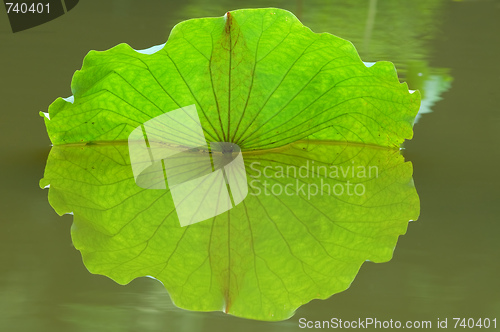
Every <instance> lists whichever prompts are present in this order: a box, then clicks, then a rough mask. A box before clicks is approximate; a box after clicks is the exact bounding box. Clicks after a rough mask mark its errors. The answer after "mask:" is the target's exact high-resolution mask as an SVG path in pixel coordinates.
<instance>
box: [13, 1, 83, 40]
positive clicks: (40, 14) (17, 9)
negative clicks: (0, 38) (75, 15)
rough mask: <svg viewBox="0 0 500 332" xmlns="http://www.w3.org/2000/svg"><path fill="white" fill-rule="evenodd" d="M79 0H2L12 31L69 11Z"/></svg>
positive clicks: (24, 28)
mask: <svg viewBox="0 0 500 332" xmlns="http://www.w3.org/2000/svg"><path fill="white" fill-rule="evenodd" d="M78 1H79V0H39V1H29V0H28V1H26V0H23V1H19V0H4V4H5V9H6V11H7V16H8V17H9V21H10V26H11V28H12V32H19V31H23V30H26V29H29V28H33V27H36V26H37V25H40V24H43V23H47V22H49V21H52V20H53V19H55V18H57V17H59V16H61V15H64V14H65V13H67V12H69V11H70V10H71V9H73V7H75V6H76V5H77V4H78Z"/></svg>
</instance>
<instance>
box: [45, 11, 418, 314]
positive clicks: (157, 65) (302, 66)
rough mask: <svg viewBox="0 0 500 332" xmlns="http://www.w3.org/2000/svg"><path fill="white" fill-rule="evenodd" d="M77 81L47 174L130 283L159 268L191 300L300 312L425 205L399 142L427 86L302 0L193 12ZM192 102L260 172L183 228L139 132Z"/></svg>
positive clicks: (55, 130)
mask: <svg viewBox="0 0 500 332" xmlns="http://www.w3.org/2000/svg"><path fill="white" fill-rule="evenodd" d="M72 91H73V94H74V96H73V97H72V98H70V99H62V98H59V99H57V100H56V101H55V102H54V103H53V104H52V105H51V106H50V108H49V114H48V115H46V119H45V124H46V127H47V132H48V134H49V137H50V139H51V141H52V143H53V144H54V145H55V146H54V147H53V148H52V151H51V153H50V155H49V158H48V161H47V167H46V169H45V174H44V178H43V179H42V180H41V182H40V185H41V186H42V187H46V186H47V185H50V189H49V201H50V203H51V205H52V206H53V207H54V209H55V210H56V211H57V212H58V213H60V214H63V213H68V212H73V213H74V223H73V227H72V238H73V243H74V245H75V247H76V248H77V249H78V250H80V251H81V253H82V256H83V259H84V263H85V265H86V266H87V268H88V269H89V271H91V272H92V273H98V274H103V275H106V276H108V277H110V278H112V279H113V280H115V281H117V282H118V283H121V284H126V283H128V282H130V281H131V280H133V279H134V278H137V277H140V276H146V275H149V276H153V277H155V278H157V279H158V280H160V281H161V282H162V283H163V284H164V285H165V287H166V288H167V289H168V291H169V293H170V295H171V298H172V300H173V301H174V302H175V303H176V304H177V305H178V306H180V307H183V308H187V309H191V310H201V311H212V310H224V311H225V312H227V313H230V314H233V315H236V316H241V317H247V318H254V319H262V320H282V319H286V318H288V317H290V316H291V315H292V314H293V312H294V311H295V310H296V309H297V308H298V307H299V306H300V305H302V304H304V303H307V302H308V301H310V300H312V299H314V298H323V299H324V298H327V297H329V296H331V295H332V294H334V293H337V292H340V291H342V290H345V289H346V288H347V287H349V285H350V283H351V282H352V280H353V279H354V278H355V276H356V274H357V272H358V270H359V268H360V266H361V264H362V263H363V262H364V261H366V260H370V261H374V262H384V261H388V260H389V259H390V258H391V256H392V252H393V250H394V247H395V245H396V242H397V238H398V236H399V235H401V234H403V233H404V232H405V231H406V228H407V223H408V220H411V219H416V218H417V217H418V214H419V202H418V196H417V193H416V191H415V188H414V186H413V181H412V178H411V174H412V167H411V164H410V163H405V162H404V160H403V158H402V156H401V155H400V153H399V150H398V148H399V146H400V144H401V143H402V142H403V141H404V140H405V139H409V138H411V137H412V124H413V121H414V117H415V115H416V113H417V111H418V107H419V103H420V95H419V93H418V92H415V93H410V92H409V91H408V88H407V86H406V84H401V83H399V81H398V79H397V75H396V72H395V69H394V66H393V65H392V64H391V63H388V62H378V63H376V64H374V65H372V66H370V67H367V66H365V65H364V64H363V63H362V61H361V60H360V59H359V56H358V54H357V52H356V50H355V49H354V47H353V46H352V44H351V43H350V42H348V41H346V40H343V39H341V38H338V37H335V36H333V35H330V34H327V33H323V34H316V33H313V32H312V31H310V30H309V29H308V28H306V27H304V26H303V25H302V24H301V23H300V22H299V21H298V20H297V18H296V17H295V16H293V15H292V14H291V13H289V12H287V11H284V10H279V9H248V10H247V9H245V10H238V11H234V12H228V13H227V14H226V15H225V16H224V17H220V18H204V19H194V20H189V21H186V22H182V23H180V24H178V25H177V26H176V27H175V28H174V29H173V30H172V33H171V35H170V37H169V39H168V41H167V43H166V44H165V45H162V46H159V47H156V48H154V49H153V50H152V51H151V50H150V51H148V52H144V51H135V50H133V49H132V48H131V47H129V46H128V45H126V44H121V45H118V46H116V47H114V48H112V49H110V50H108V51H105V52H95V51H92V52H90V53H89V54H88V55H87V56H86V57H85V60H84V64H83V66H82V69H81V70H80V71H78V72H77V73H75V75H74V77H73V81H72ZM188 105H195V108H196V110H197V111H198V116H199V118H200V123H201V126H202V128H203V134H204V137H205V138H206V140H207V142H230V143H231V144H237V145H238V146H239V147H241V151H243V153H242V155H243V158H242V160H244V163H245V172H246V176H247V179H249V183H248V195H247V196H246V198H244V199H243V201H242V202H241V203H239V204H238V205H236V206H235V207H233V208H232V209H230V210H228V211H226V212H224V213H221V214H218V215H217V216H215V217H214V218H212V219H209V220H205V221H203V222H200V223H197V224H192V225H189V226H186V227H181V226H180V225H179V220H178V218H177V214H176V212H177V211H176V209H175V207H174V203H173V200H172V195H171V190H170V189H171V188H169V185H168V183H167V182H168V181H166V179H165V178H163V172H164V170H165V167H163V171H162V172H159V171H156V172H152V173H147V172H146V173H147V174H145V175H144V176H145V178H144V177H142V178H141V179H140V180H141V181H143V183H147V184H150V183H152V182H151V181H156V180H157V179H160V180H161V181H163V182H165V185H163V184H162V186H158V188H160V187H161V189H154V190H153V189H147V188H141V187H140V186H138V183H137V182H136V178H134V174H133V172H132V166H131V161H130V155H129V147H130V146H129V145H127V144H126V141H127V138H129V136H130V134H131V133H132V132H133V131H134V130H135V129H136V128H142V130H143V132H144V124H145V123H146V122H147V121H150V120H151V119H154V118H157V117H158V116H161V115H164V114H165V113H167V114H168V112H171V111H173V110H176V109H179V108H183V107H186V106H188ZM136 132H137V133H139V135H138V136H139V137H140V136H141V135H140V131H139V130H137V131H136ZM144 139H145V141H146V135H144ZM302 139H305V140H302ZM158 140H159V142H156V143H159V144H161V143H162V142H161V137H158ZM73 143H87V144H86V145H75V144H73ZM89 143H92V144H89ZM145 144H146V146H147V144H148V143H147V142H146V143H145ZM148 149H149V147H148ZM144 151H147V150H144ZM192 153H197V152H196V151H192ZM210 153H211V157H212V159H213V156H214V151H211V152H210ZM224 153H225V152H224ZM162 165H163V164H162ZM163 166H164V165H163ZM180 166H182V165H180ZM188 166H190V165H187V164H186V167H187V168H188V169H189V167H188ZM317 166H321V167H324V168H325V169H327V170H328V172H327V173H323V171H322V170H323V168H319V169H318V168H314V167H317ZM158 169H159V170H161V168H158ZM280 169H287V170H288V169H295V170H297V171H298V170H304V169H305V170H306V171H305V172H306V173H304V174H307V176H302V175H301V173H295V174H286V176H283V175H282V174H280V171H279V170H280ZM363 169H364V170H365V171H364V173H362V170H363ZM370 170H376V175H374V174H367V173H368V172H369V171H370ZM190 171H191V170H190ZM358 171H359V172H358ZM268 172H271V174H269V173H268ZM360 172H361V173H360ZM360 174H364V175H363V176H360ZM140 176H143V174H141V175H140ZM280 188H281V192H280V193H277V192H275V191H276V190H280ZM292 189H293V190H292ZM340 189H342V192H340V191H339V190H340ZM266 190H270V193H267V192H266ZM273 190H274V191H273ZM287 190H288V191H287ZM290 190H292V191H290ZM335 190H337V191H335ZM349 190H351V191H349ZM356 190H358V191H356ZM327 191H328V193H327ZM289 193H292V194H290V195H289ZM233 198H234V197H233ZM193 208H196V207H193Z"/></svg>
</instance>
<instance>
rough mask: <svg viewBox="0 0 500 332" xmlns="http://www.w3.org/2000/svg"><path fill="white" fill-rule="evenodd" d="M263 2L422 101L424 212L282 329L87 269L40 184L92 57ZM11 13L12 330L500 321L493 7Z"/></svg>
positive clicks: (5, 324) (297, 5)
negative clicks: (345, 48) (341, 41)
mask: <svg viewBox="0 0 500 332" xmlns="http://www.w3.org/2000/svg"><path fill="white" fill-rule="evenodd" d="M267 6H276V7H281V8H285V9H288V10H291V11H292V12H294V13H296V14H297V16H298V17H299V18H300V19H301V20H302V22H303V23H304V24H305V25H306V26H309V27H310V28H311V29H312V30H313V31H315V32H323V31H328V32H331V33H333V34H336V35H338V36H340V37H343V38H346V39H348V40H350V41H352V42H353V44H354V45H355V46H356V47H357V49H358V51H359V53H360V55H361V58H362V59H363V60H364V61H379V60H389V61H392V62H394V63H395V65H396V68H397V69H398V73H399V74H400V76H401V80H404V81H407V82H408V84H409V86H410V88H411V89H420V90H421V92H422V94H423V103H422V104H423V107H422V109H421V111H422V112H421V113H422V114H421V116H420V117H419V119H418V123H417V124H416V125H415V127H414V139H413V140H412V141H409V142H407V143H406V144H405V150H404V156H405V158H406V160H409V161H411V162H412V163H413V168H414V174H413V178H414V181H415V186H416V188H417V191H418V194H419V196H420V202H421V206H420V209H421V213H420V217H419V219H418V221H416V222H411V223H410V224H409V226H408V230H407V233H406V235H404V236H401V237H400V239H399V241H398V245H397V247H396V250H395V252H394V257H393V259H392V260H391V261H390V262H388V263H384V264H373V263H366V264H364V265H363V266H362V267H361V270H360V272H359V273H358V275H357V277H356V279H355V280H354V282H353V283H352V285H351V287H350V288H349V289H348V290H346V291H344V292H342V293H339V294H336V295H333V296H332V297H331V298H329V299H327V300H314V301H312V302H310V303H308V304H306V305H304V306H302V307H300V308H299V309H298V310H297V312H296V314H295V315H294V316H293V317H292V318H291V319H289V320H286V321H282V322H277V323H266V322H259V321H252V320H246V319H241V318H235V317H231V316H227V315H225V314H223V313H219V312H215V313H199V312H191V311H186V310H182V309H179V308H177V307H175V306H174V305H173V304H172V302H171V300H170V299H169V297H168V294H167V293H166V291H165V290H164V288H163V286H162V285H161V284H160V283H158V282H157V281H155V280H152V279H148V278H139V279H136V280H134V281H133V282H132V283H131V284H129V285H127V286H120V285H118V284H116V283H115V282H114V281H112V280H110V279H108V278H106V277H103V276H99V275H92V274H90V273H89V272H88V271H87V270H86V268H85V266H84V265H83V263H82V261H81V256H80V253H79V252H78V251H77V250H75V249H74V247H73V246H72V242H71V238H70V227H71V222H72V216H70V215H65V216H63V217H59V216H58V215H57V214H56V213H55V212H54V211H53V209H52V207H51V206H50V205H49V204H48V202H47V190H41V189H39V187H38V182H39V180H40V178H42V176H43V172H44V168H45V163H46V159H47V156H48V153H49V151H50V142H49V140H48V138H47V135H46V132H45V128H44V125H43V121H42V119H41V118H40V117H39V116H38V112H39V111H41V110H42V111H46V108H47V107H48V105H49V104H50V103H51V102H52V101H53V100H54V99H55V98H57V97H58V96H63V97H66V96H69V95H71V91H70V79H71V76H72V74H73V72H74V71H75V70H76V69H79V68H80V67H81V61H82V59H83V56H84V55H85V54H86V53H87V52H88V51H89V50H91V49H96V50H105V49H108V48H110V47H112V46H114V45H116V44H118V43H121V42H126V43H128V44H130V45H131V46H132V47H134V48H136V49H143V48H147V47H149V46H152V45H157V44H160V43H163V42H164V41H165V40H166V38H167V36H168V33H169V31H170V30H171V28H172V27H173V25H175V24H176V23H177V22H179V21H182V20H185V19H188V18H193V17H205V16H220V15H222V14H223V13H224V12H225V11H228V10H231V9H236V8H242V7H267ZM0 16H2V18H1V21H0V48H1V49H0V59H1V65H0V66H1V67H0V68H1V72H0V77H1V91H2V106H3V107H2V108H3V111H2V112H1V114H0V121H1V122H0V123H1V127H2V129H1V131H0V133H1V135H2V138H3V141H4V144H2V146H1V147H0V151H1V158H0V170H1V174H2V180H3V186H2V189H1V195H0V198H1V200H0V209H1V224H0V248H1V250H0V266H1V270H0V328H1V329H2V330H6V331H9V330H11V331H68V330H71V331H137V330H144V331H167V330H168V331H216V330H222V331H225V330H238V331H254V330H256V329H260V330H262V331H290V330H300V328H299V319H301V318H305V319H307V320H321V321H323V320H330V319H331V318H335V317H336V318H340V319H343V320H357V319H358V318H361V319H364V318H366V317H372V318H377V319H379V320H389V319H393V320H400V321H406V320H430V321H432V322H433V323H435V322H436V321H437V319H438V318H440V319H444V318H448V319H449V320H452V318H453V317H466V318H469V317H473V318H476V319H478V318H486V317H489V318H490V319H494V318H497V320H498V319H500V315H499V313H500V297H499V296H498V293H499V290H500V288H499V286H498V284H497V279H498V275H499V274H500V266H499V263H498V262H499V256H500V245H499V244H498V243H499V242H498V232H499V230H500V226H499V223H498V215H499V213H500V208H499V205H498V203H497V201H498V199H499V198H500V195H499V191H498V185H499V184H500V177H499V175H498V163H499V161H500V148H499V145H498V143H500V142H499V139H498V134H497V129H498V128H500V113H499V112H498V104H499V102H500V99H499V97H498V91H497V90H498V83H500V66H499V64H498V61H497V54H498V53H499V50H500V48H499V45H500V43H499V42H500V37H499V36H498V32H500V4H499V3H498V2H496V1H457V2H453V1H418V2H417V1H415V2H406V1H405V2H404V3H402V2H392V1H373V0H372V1H355V2H352V1H319V0H316V1H307V2H306V1H297V2H293V3H290V2H285V1H275V2H268V1H255V2H245V3H242V4H238V5H235V4H234V3H233V2H230V1H219V2H216V3H215V2H212V3H209V2H205V1H195V0H193V1H185V2H182V3H173V2H172V3H170V4H169V3H167V2H165V3H160V2H153V1H150V2H138V1H137V2H133V1H124V0H121V1H110V2H107V3H105V4H103V3H100V2H98V1H86V2H85V3H83V2H82V3H80V4H79V5H78V6H77V7H75V9H73V10H72V11H71V12H69V13H68V14H66V15H64V16H62V17H60V18H58V19H56V20H54V21H52V22H50V23H47V24H44V25H41V26H39V27H36V28H33V29H30V30H27V31H24V32H20V33H16V34H12V33H11V31H10V28H9V26H8V21H7V20H6V19H5V16H4V15H3V14H2V15H0ZM449 324H452V322H449Z"/></svg>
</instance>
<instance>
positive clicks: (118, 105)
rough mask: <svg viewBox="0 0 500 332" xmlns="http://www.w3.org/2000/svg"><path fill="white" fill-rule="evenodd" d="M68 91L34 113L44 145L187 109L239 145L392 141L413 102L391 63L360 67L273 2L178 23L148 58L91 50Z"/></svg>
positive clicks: (399, 138) (332, 39)
mask: <svg viewBox="0 0 500 332" xmlns="http://www.w3.org/2000/svg"><path fill="white" fill-rule="evenodd" d="M71 89H72V91H73V94H74V102H70V101H66V100H64V99H62V98H59V99H57V100H56V101H55V102H54V103H53V104H52V105H51V106H50V108H49V117H50V120H49V119H48V118H47V119H46V120H45V123H46V126H47V131H48V133H49V137H50V139H51V141H52V143H53V144H54V145H59V144H68V143H79V142H98V141H117V140H118V141H123V140H126V139H127V137H128V135H129V134H130V133H131V132H132V130H133V129H134V128H136V127H137V126H139V125H141V124H142V123H144V122H146V121H147V120H149V119H151V118H154V117H156V116H158V115H161V114H163V113H165V112H169V111H172V110H174V109H178V108H180V107H184V106H187V105H191V104H195V105H196V108H197V109H198V111H199V115H200V118H201V123H202V125H203V128H204V130H205V136H206V137H207V139H209V140H211V141H225V142H233V143H236V144H238V145H239V146H240V147H241V149H242V150H243V151H245V150H252V149H266V148H273V147H277V146H282V145H285V144H288V143H291V142H294V141H297V140H299V139H303V138H305V137H308V136H310V135H312V134H314V138H316V139H327V140H334V141H349V142H359V143H365V144H375V145H381V146H390V147H399V145H400V144H401V143H402V142H403V141H404V139H410V138H411V137H412V124H413V119H414V117H415V115H416V114H417V111H418V108H419V103H420V95H419V93H418V92H415V93H412V94H411V93H409V92H408V87H407V85H406V84H405V83H402V84H401V83H399V81H398V78H397V75H396V71H395V69H394V66H393V65H392V64H391V63H389V62H377V63H375V64H374V65H373V66H371V67H366V66H365V65H364V64H363V62H362V61H361V60H360V58H359V55H358V53H357V52H356V49H355V48H354V46H353V45H352V44H351V43H350V42H349V41H346V40H344V39H341V38H339V37H336V36H333V35H331V34H328V33H321V34H316V33H313V32H312V31H311V30H310V29H309V28H307V27H305V26H303V25H302V24H301V23H300V22H299V21H298V20H297V18H296V17H295V16H294V15H293V14H291V13H290V12H287V11H284V10H279V9H244V10H237V11H234V12H228V13H227V14H226V15H225V16H224V17H218V18H203V19H193V20H189V21H185V22H182V23H180V24H178V25H176V26H175V27H174V29H173V30H172V33H171V35H170V37H169V39H168V42H167V43H166V44H165V45H164V47H162V48H161V49H159V50H158V51H157V52H154V53H153V54H144V52H138V51H135V50H133V49H132V48H131V47H130V46H128V45H126V44H120V45H118V46H116V47H113V48H112V49H110V50H108V51H104V52H96V51H91V52H90V53H89V54H88V55H87V56H86V57H85V60H84V63H83V66H82V69H81V70H80V71H77V72H76V73H75V75H74V77H73V81H72V84H71Z"/></svg>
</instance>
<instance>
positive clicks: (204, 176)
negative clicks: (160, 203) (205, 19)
mask: <svg viewBox="0 0 500 332" xmlns="http://www.w3.org/2000/svg"><path fill="white" fill-rule="evenodd" d="M128 143H129V152H130V161H131V165H132V172H133V174H134V179H135V182H136V184H137V185H138V186H139V187H141V188H145V189H166V188H169V189H170V193H171V194H172V198H173V201H174V205H175V208H176V212H177V216H178V218H179V222H180V224H181V226H186V225H191V224H194V223H197V222H200V221H203V220H206V219H209V218H212V217H215V216H216V215H219V214H221V213H223V212H225V211H228V210H230V209H231V208H233V207H234V206H236V205H238V204H239V203H241V201H243V199H245V197H246V196H247V194H248V186H247V177H246V172H245V165H244V163H243V156H242V154H241V150H240V147H239V146H238V145H236V144H234V143H227V142H210V144H209V146H208V145H207V141H206V139H205V135H204V133H203V128H202V126H201V123H200V118H199V117H198V113H197V111H196V106H195V105H190V106H187V107H182V108H179V109H176V110H174V111H170V112H168V113H165V114H162V115H159V116H157V117H155V118H153V119H151V120H148V121H147V122H145V123H144V124H143V125H140V126H139V127H137V128H135V129H134V131H132V133H131V134H130V135H129V138H128Z"/></svg>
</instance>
